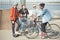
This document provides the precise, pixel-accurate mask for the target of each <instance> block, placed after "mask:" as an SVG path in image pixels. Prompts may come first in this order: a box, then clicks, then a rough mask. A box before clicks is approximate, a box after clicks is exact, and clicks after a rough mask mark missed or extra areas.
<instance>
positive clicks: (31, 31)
mask: <svg viewBox="0 0 60 40" xmlns="http://www.w3.org/2000/svg"><path fill="white" fill-rule="evenodd" d="M30 26H31V27H30ZM27 29H28V30H27V34H25V36H26V37H27V38H29V39H34V38H36V37H37V36H38V35H39V30H38V28H37V27H34V24H32V25H31V24H29V25H28V28H27Z"/></svg>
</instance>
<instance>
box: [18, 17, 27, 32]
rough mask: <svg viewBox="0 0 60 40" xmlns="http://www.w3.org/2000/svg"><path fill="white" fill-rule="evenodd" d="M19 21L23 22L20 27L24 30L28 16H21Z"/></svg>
mask: <svg viewBox="0 0 60 40" xmlns="http://www.w3.org/2000/svg"><path fill="white" fill-rule="evenodd" d="M19 22H20V23H21V27H20V29H21V30H22V31H24V30H25V29H26V24H27V18H26V17H23V18H19Z"/></svg>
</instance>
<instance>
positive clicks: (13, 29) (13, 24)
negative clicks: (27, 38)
mask: <svg viewBox="0 0 60 40" xmlns="http://www.w3.org/2000/svg"><path fill="white" fill-rule="evenodd" d="M15 22H16V23H17V24H18V26H17V28H16V31H18V30H19V28H20V26H21V23H20V22H19V20H18V19H17V20H16V21H14V23H12V22H11V24H12V33H13V34H15Z"/></svg>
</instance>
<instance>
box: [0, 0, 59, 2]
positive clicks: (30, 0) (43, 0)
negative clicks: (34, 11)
mask: <svg viewBox="0 0 60 40" xmlns="http://www.w3.org/2000/svg"><path fill="white" fill-rule="evenodd" d="M2 1H3V2H4V1H5V2H8V1H9V0H0V2H2ZM10 1H15V2H18V1H20V0H10ZM26 2H60V0H26Z"/></svg>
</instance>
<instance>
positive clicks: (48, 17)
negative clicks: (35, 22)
mask: <svg viewBox="0 0 60 40" xmlns="http://www.w3.org/2000/svg"><path fill="white" fill-rule="evenodd" d="M39 7H40V10H39V13H38V16H41V17H42V24H41V31H42V32H41V38H46V25H47V23H48V22H49V21H50V20H51V18H52V16H51V14H50V12H49V10H48V9H45V8H44V7H45V3H41V4H39Z"/></svg>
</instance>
